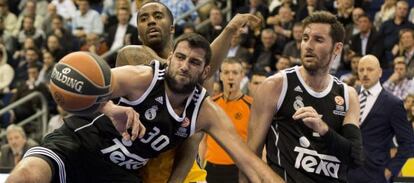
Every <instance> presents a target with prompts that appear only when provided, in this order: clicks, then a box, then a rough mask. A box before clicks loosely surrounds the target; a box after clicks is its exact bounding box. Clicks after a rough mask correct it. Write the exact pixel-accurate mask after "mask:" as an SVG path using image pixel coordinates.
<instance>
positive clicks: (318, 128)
mask: <svg viewBox="0 0 414 183" xmlns="http://www.w3.org/2000/svg"><path fill="white" fill-rule="evenodd" d="M292 118H293V119H294V120H299V119H301V120H302V121H303V123H305V125H306V126H307V127H309V128H311V129H312V130H313V131H315V132H317V133H319V135H324V134H325V133H326V132H327V131H328V129H329V128H328V125H327V124H326V123H325V122H324V121H322V118H321V116H320V115H319V114H318V112H316V110H315V109H314V108H313V107H310V106H308V107H301V108H299V109H298V110H297V111H296V112H295V114H293V116H292Z"/></svg>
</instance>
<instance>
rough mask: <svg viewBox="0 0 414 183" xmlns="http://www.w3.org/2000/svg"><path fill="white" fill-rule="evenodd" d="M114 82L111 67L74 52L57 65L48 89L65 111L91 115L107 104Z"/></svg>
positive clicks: (92, 57)
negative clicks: (112, 81) (103, 104)
mask: <svg viewBox="0 0 414 183" xmlns="http://www.w3.org/2000/svg"><path fill="white" fill-rule="evenodd" d="M111 80H112V76H111V68H110V67H109V66H108V64H106V62H105V61H104V60H103V59H101V58H100V57H99V56H97V55H95V54H92V53H88V52H73V53H70V54H68V55H66V56H64V57H63V58H62V59H61V60H60V61H59V62H58V63H57V64H55V66H54V68H53V71H52V75H51V77H50V86H49V88H50V92H51V94H52V96H53V99H54V100H55V101H56V103H57V104H58V105H59V106H60V107H62V108H63V109H64V110H65V111H68V112H70V113H74V114H77V115H89V114H92V113H94V112H96V111H97V110H98V108H99V106H100V104H101V103H103V102H106V101H108V99H109V97H110V94H111V92H112V88H111Z"/></svg>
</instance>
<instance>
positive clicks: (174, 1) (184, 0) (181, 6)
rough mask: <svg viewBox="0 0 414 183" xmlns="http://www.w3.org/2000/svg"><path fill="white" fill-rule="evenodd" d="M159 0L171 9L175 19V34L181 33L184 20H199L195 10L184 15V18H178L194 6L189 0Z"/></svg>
mask: <svg viewBox="0 0 414 183" xmlns="http://www.w3.org/2000/svg"><path fill="white" fill-rule="evenodd" d="M160 2H161V3H163V4H164V5H166V6H167V7H168V8H169V9H170V10H171V13H172V15H173V17H174V21H175V22H174V24H175V31H176V32H175V35H176V36H178V35H181V33H182V29H183V26H184V24H185V22H199V18H198V13H197V11H194V12H192V13H191V14H190V15H189V16H187V17H184V19H181V20H179V19H178V18H179V17H181V15H183V14H184V13H186V12H187V11H189V10H191V9H193V8H194V4H193V2H192V1H191V0H160ZM178 2H179V3H178Z"/></svg>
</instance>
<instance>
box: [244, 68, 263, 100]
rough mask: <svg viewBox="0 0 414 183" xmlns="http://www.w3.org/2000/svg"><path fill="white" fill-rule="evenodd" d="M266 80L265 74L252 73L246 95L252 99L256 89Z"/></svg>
mask: <svg viewBox="0 0 414 183" xmlns="http://www.w3.org/2000/svg"><path fill="white" fill-rule="evenodd" d="M265 79H266V73H264V72H253V74H252V77H251V79H250V81H249V84H248V87H247V89H248V90H247V92H246V93H247V95H249V96H252V97H254V96H255V93H256V90H257V88H258V87H259V85H260V84H262V83H263V81H264V80H265Z"/></svg>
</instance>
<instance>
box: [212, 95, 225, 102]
mask: <svg viewBox="0 0 414 183" xmlns="http://www.w3.org/2000/svg"><path fill="white" fill-rule="evenodd" d="M222 96H223V93H219V94H217V95H214V96H212V97H211V100H213V101H217V100H219V99H220V98H221V97H222Z"/></svg>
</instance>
